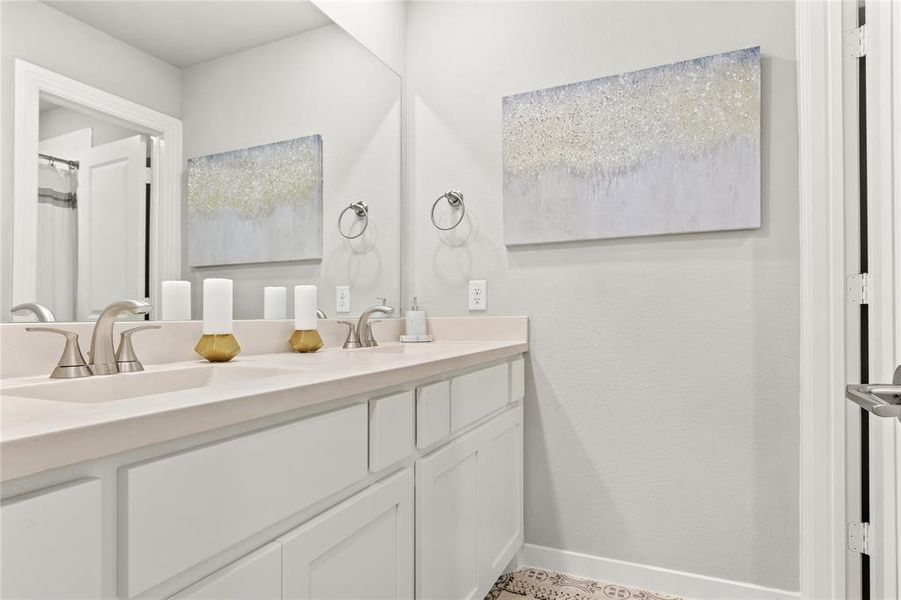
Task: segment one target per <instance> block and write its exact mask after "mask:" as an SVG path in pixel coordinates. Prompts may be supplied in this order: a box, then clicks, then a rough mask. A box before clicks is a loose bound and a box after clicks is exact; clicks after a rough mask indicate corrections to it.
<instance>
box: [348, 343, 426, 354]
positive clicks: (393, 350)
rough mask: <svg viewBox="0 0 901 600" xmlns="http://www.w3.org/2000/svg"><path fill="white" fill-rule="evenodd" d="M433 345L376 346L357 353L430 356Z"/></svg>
mask: <svg viewBox="0 0 901 600" xmlns="http://www.w3.org/2000/svg"><path fill="white" fill-rule="evenodd" d="M433 348H434V347H433V345H432V344H429V343H419V344H416V343H407V344H392V345H390V346H375V347H373V348H358V349H357V350H356V352H359V353H361V354H370V353H371V354H430V353H431V352H432V350H433Z"/></svg>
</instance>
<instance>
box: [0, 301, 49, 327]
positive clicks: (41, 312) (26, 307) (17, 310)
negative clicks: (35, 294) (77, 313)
mask: <svg viewBox="0 0 901 600" xmlns="http://www.w3.org/2000/svg"><path fill="white" fill-rule="evenodd" d="M9 312H11V313H13V314H15V315H19V314H25V313H31V314H33V315H34V316H35V317H36V318H37V320H38V321H40V322H41V323H53V322H54V321H56V318H55V317H54V316H53V312H52V311H51V310H50V309H49V308H47V307H46V306H44V305H43V304H38V303H36V302H23V303H22V304H16V305H15V306H13V307H12V308H11V309H9Z"/></svg>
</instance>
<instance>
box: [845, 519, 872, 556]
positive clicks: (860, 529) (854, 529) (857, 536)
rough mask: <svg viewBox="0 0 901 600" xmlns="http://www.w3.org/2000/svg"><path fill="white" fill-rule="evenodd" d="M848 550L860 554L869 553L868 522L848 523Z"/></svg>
mask: <svg viewBox="0 0 901 600" xmlns="http://www.w3.org/2000/svg"><path fill="white" fill-rule="evenodd" d="M848 550H850V551H852V552H859V553H861V554H869V553H870V524H869V523H857V522H856V521H852V522H850V523H848Z"/></svg>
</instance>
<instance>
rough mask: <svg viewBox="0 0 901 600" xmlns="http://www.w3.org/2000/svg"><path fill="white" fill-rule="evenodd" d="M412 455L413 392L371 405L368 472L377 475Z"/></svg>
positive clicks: (380, 399)
mask: <svg viewBox="0 0 901 600" xmlns="http://www.w3.org/2000/svg"><path fill="white" fill-rule="evenodd" d="M412 451H413V392H412V391H408V392H401V393H399V394H394V395H391V396H385V397H384V398H376V399H374V400H370V401H369V470H370V471H372V472H373V473H375V472H376V471H381V470H382V469H384V468H385V467H389V466H391V465H393V464H394V463H396V462H398V461H401V460H403V459H404V458H406V457H408V456H410V453H411V452H412Z"/></svg>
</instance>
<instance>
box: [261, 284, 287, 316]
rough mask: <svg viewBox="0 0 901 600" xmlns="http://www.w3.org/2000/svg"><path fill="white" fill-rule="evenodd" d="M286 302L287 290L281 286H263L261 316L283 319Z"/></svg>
mask: <svg viewBox="0 0 901 600" xmlns="http://www.w3.org/2000/svg"><path fill="white" fill-rule="evenodd" d="M287 303H288V290H287V288H283V287H275V286H266V287H264V288H263V318H264V319H284V318H285V315H286V314H287V313H286V307H287Z"/></svg>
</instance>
